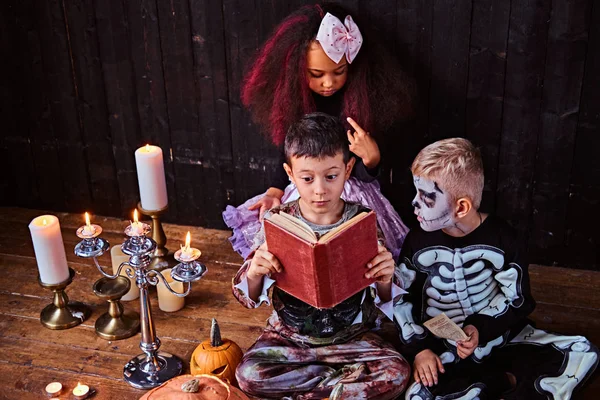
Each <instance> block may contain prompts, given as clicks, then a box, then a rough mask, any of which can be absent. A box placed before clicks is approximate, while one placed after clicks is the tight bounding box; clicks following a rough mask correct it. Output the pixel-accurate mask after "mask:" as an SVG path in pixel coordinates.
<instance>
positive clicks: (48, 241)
mask: <svg viewBox="0 0 600 400" xmlns="http://www.w3.org/2000/svg"><path fill="white" fill-rule="evenodd" d="M29 231H30V232H31V240H32V241H33V250H34V251H35V258H36V260H37V265H38V270H39V272H40V280H41V281H42V282H43V283H46V284H49V285H53V284H56V283H61V282H64V281H66V280H67V279H69V266H68V265H67V255H66V254H65V245H64V244H63V239H62V235H61V233H60V224H59V223H58V218H56V217H55V216H54V215H41V216H39V217H36V218H34V219H33V220H32V221H31V223H30V224H29Z"/></svg>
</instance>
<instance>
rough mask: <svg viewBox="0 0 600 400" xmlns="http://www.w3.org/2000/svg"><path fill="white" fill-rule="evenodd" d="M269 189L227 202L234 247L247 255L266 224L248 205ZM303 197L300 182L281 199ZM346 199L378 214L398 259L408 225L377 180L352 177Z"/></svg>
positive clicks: (387, 241)
mask: <svg viewBox="0 0 600 400" xmlns="http://www.w3.org/2000/svg"><path fill="white" fill-rule="evenodd" d="M264 195H265V193H262V194H259V195H257V196H254V197H252V198H251V199H249V200H247V201H246V202H245V203H244V204H242V205H240V206H238V207H233V206H227V208H226V209H225V211H224V212H223V220H224V221H225V224H227V226H228V227H229V228H230V229H232V230H233V236H231V237H230V238H229V241H230V242H231V244H232V246H233V249H234V250H235V251H237V252H238V253H239V254H240V255H241V256H242V257H243V258H244V259H245V258H246V257H248V255H249V254H250V253H251V252H252V251H253V250H254V249H256V248H257V247H258V246H259V245H260V238H259V237H257V234H258V233H259V232H260V229H261V227H262V224H261V221H259V219H258V217H259V210H252V211H249V210H248V207H250V206H251V205H253V204H255V203H256V202H257V201H258V200H259V199H260V198H261V197H263V196H264ZM298 197H299V195H298V190H296V185H294V184H293V183H290V184H289V185H288V186H287V187H286V188H285V192H284V194H283V197H282V198H281V203H282V204H283V203H287V202H289V201H292V200H295V199H297V198H298ZM342 199H344V200H345V201H348V202H351V203H359V204H362V205H363V206H365V207H368V208H370V209H371V210H373V211H375V213H376V214H377V222H378V223H379V227H380V228H381V230H382V231H383V234H384V236H385V245H386V247H387V249H388V250H389V251H390V252H391V253H392V255H393V256H394V260H397V259H398V256H399V255H400V249H401V248H402V243H403V242H404V238H405V237H406V234H407V233H408V228H407V227H406V225H404V223H403V222H402V219H400V216H399V215H398V213H397V212H396V211H395V210H394V207H392V204H391V203H390V202H389V200H388V199H386V198H385V197H384V196H383V195H382V194H381V190H380V188H379V183H378V182H377V181H372V182H363V181H361V180H359V179H357V178H354V177H351V178H350V179H349V180H348V181H346V183H345V185H344V192H343V193H342Z"/></svg>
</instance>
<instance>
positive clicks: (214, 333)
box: [210, 318, 223, 347]
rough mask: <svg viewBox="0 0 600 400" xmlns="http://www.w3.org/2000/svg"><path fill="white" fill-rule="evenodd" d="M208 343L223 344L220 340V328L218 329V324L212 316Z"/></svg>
mask: <svg viewBox="0 0 600 400" xmlns="http://www.w3.org/2000/svg"><path fill="white" fill-rule="evenodd" d="M210 345H211V346H212V347H219V346H221V345H223V340H221V329H219V324H218V323H217V320H216V319H214V318H213V319H212V325H211V326H210Z"/></svg>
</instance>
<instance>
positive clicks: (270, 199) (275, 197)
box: [248, 188, 283, 221]
mask: <svg viewBox="0 0 600 400" xmlns="http://www.w3.org/2000/svg"><path fill="white" fill-rule="evenodd" d="M281 197H283V191H282V190H281V189H277V188H269V189H268V190H267V193H266V194H265V195H264V196H263V197H261V198H260V199H259V200H258V201H257V202H256V203H254V204H252V205H251V206H250V207H248V210H250V211H252V210H256V209H257V208H258V209H260V211H259V218H260V220H261V221H262V219H263V216H264V215H265V212H267V211H269V210H270V209H272V208H274V207H277V206H279V205H280V204H281Z"/></svg>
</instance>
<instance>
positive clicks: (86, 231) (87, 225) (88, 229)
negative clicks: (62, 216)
mask: <svg viewBox="0 0 600 400" xmlns="http://www.w3.org/2000/svg"><path fill="white" fill-rule="evenodd" d="M95 232H96V228H94V227H93V226H92V225H91V224H90V215H89V214H88V213H85V226H84V227H83V234H84V235H89V236H91V235H93V234H94V233H95Z"/></svg>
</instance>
